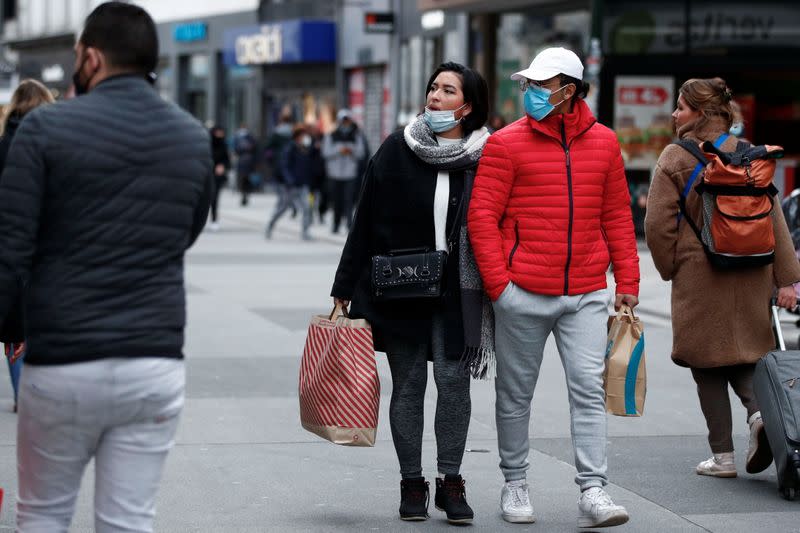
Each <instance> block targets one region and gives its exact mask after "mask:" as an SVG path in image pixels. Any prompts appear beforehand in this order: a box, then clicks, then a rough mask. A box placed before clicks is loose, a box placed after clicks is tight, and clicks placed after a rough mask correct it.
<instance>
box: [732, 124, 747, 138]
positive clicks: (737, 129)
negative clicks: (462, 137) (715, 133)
mask: <svg viewBox="0 0 800 533" xmlns="http://www.w3.org/2000/svg"><path fill="white" fill-rule="evenodd" d="M728 133H730V134H731V135H735V136H737V137H741V135H742V133H744V124H742V123H741V122H734V123H733V124H731V129H729V130H728Z"/></svg>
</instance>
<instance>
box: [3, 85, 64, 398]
mask: <svg viewBox="0 0 800 533" xmlns="http://www.w3.org/2000/svg"><path fill="white" fill-rule="evenodd" d="M52 102H53V95H52V94H50V91H49V90H48V89H47V87H45V86H44V85H42V84H41V83H39V82H38V81H36V80H30V79H28V80H22V82H20V84H19V86H18V87H17V88H16V90H15V91H14V94H13V95H12V96H11V102H10V103H9V104H8V107H7V108H6V110H5V114H4V115H3V118H2V122H0V133H2V137H0V173H2V171H3V170H4V169H5V168H6V158H7V157H8V149H9V148H10V147H11V141H12V140H13V139H14V134H15V133H16V132H17V128H18V127H19V125H20V123H21V122H22V118H23V117H24V116H25V115H27V114H28V113H29V112H30V111H31V110H33V109H34V108H36V107H39V106H40V105H42V104H50V103H52ZM0 253H2V251H0ZM20 285H22V284H21V283H20ZM23 340H24V332H23V321H22V297H21V296H20V298H18V299H17V304H16V305H15V306H14V308H13V309H12V310H11V312H10V313H9V314H8V316H7V317H6V319H5V321H3V325H2V327H1V328H0V342H2V343H3V344H5V353H6V357H7V360H8V373H9V374H10V375H11V386H12V387H13V388H14V412H15V413H16V412H17V389H18V387H19V376H20V372H21V371H22V361H23V359H24V351H25V343H24V342H23Z"/></svg>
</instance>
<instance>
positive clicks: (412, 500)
mask: <svg viewBox="0 0 800 533" xmlns="http://www.w3.org/2000/svg"><path fill="white" fill-rule="evenodd" d="M429 498H430V490H429V489H428V482H427V481H425V478H424V477H415V478H411V479H403V480H401V481H400V519H401V520H427V519H428V499H429Z"/></svg>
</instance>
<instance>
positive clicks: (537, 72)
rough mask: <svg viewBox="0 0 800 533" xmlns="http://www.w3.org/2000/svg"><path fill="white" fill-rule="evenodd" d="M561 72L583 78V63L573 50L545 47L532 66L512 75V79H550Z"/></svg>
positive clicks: (532, 62)
mask: <svg viewBox="0 0 800 533" xmlns="http://www.w3.org/2000/svg"><path fill="white" fill-rule="evenodd" d="M559 74H566V75H567V76H570V77H572V78H575V79H578V80H582V79H583V63H581V60H580V59H579V58H578V56H577V55H576V54H575V52H573V51H572V50H567V49H566V48H561V47H560V46H559V47H554V48H545V49H544V50H542V51H541V52H539V53H538V54H536V57H534V58H533V61H531V66H529V67H528V68H526V69H525V70H520V71H519V72H515V73H514V74H512V75H511V79H512V80H521V79H525V78H527V79H529V80H535V81H544V80H549V79H550V78H552V77H554V76H558V75H559Z"/></svg>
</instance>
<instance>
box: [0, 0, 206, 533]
mask: <svg viewBox="0 0 800 533" xmlns="http://www.w3.org/2000/svg"><path fill="white" fill-rule="evenodd" d="M75 54H76V57H75V67H74V68H75V71H74V75H73V82H74V85H75V92H76V94H77V95H79V96H78V97H77V98H74V99H71V100H67V101H63V102H59V103H57V104H53V105H48V106H41V107H39V108H37V109H34V110H33V111H31V112H30V113H28V115H27V116H26V117H25V119H24V120H23V121H22V123H21V124H20V126H19V129H18V130H17V133H16V136H15V138H14V142H13V143H12V145H11V149H10V150H9V153H8V158H7V162H6V168H5V170H4V171H3V174H2V178H1V179H0V198H2V199H3V202H4V204H6V205H7V206H10V207H7V208H3V209H0V250H2V253H3V261H0V319H4V318H5V317H6V316H8V314H9V312H10V311H11V309H12V307H13V305H14V304H15V302H16V300H17V295H18V294H19V290H20V287H19V281H18V280H20V279H28V283H27V285H26V287H25V295H24V296H25V311H26V316H25V320H26V328H25V329H26V332H27V338H26V354H25V368H24V370H23V372H22V377H21V381H20V391H19V417H18V421H17V422H18V423H17V468H18V473H19V476H18V480H19V481H18V482H19V491H18V502H17V531H19V532H20V533H32V532H40V531H41V532H44V531H47V532H51V531H52V532H65V531H67V529H68V528H69V525H70V521H71V519H72V515H73V512H74V509H75V503H76V500H77V496H78V490H79V487H80V483H81V478H82V477H83V474H84V472H85V470H86V466H87V465H88V463H89V462H90V461H91V460H92V459H94V470H95V476H94V478H95V487H94V495H95V496H94V507H95V524H94V528H95V530H96V531H139V532H150V531H152V530H153V517H154V515H155V496H156V492H157V489H158V485H159V481H160V479H161V474H162V471H163V468H164V462H165V460H166V457H167V453H168V452H169V450H170V448H171V447H172V445H173V443H174V438H175V432H176V430H177V427H178V419H179V415H180V413H181V411H182V409H183V402H184V385H185V369H184V364H183V352H182V349H183V338H184V327H185V323H186V294H185V290H184V278H183V272H184V269H183V256H184V253H185V251H186V249H187V248H188V247H189V246H191V244H192V243H193V242H194V240H195V239H196V238H197V236H198V235H199V234H200V232H201V231H202V228H203V225H204V224H205V222H206V219H207V217H208V210H209V205H210V203H211V191H212V189H213V186H214V185H213V179H214V178H213V168H212V162H211V149H210V140H209V135H208V131H207V130H206V129H205V128H204V127H203V126H202V125H201V124H199V123H198V122H197V121H196V120H195V119H194V118H192V117H191V116H190V115H189V114H188V113H186V112H184V111H182V110H180V109H178V108H177V107H176V106H175V105H174V104H171V103H169V102H167V101H165V100H164V99H162V98H161V97H160V95H159V93H158V91H157V90H156V89H155V87H153V85H152V76H150V73H152V72H153V71H154V70H155V68H156V66H157V64H158V57H159V55H158V38H157V33H156V26H155V24H154V23H153V20H152V19H151V18H150V16H149V15H148V14H147V13H146V12H145V11H144V10H143V9H142V8H140V7H138V6H135V5H132V4H127V3H123V2H106V3H103V4H100V5H99V6H98V7H97V8H96V9H95V10H94V11H92V12H91V13H90V14H89V16H88V17H87V19H86V22H85V26H84V29H83V31H82V33H81V35H80V38H79V39H78V41H77V43H76V45H75ZM89 125H90V126H91V127H89Z"/></svg>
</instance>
